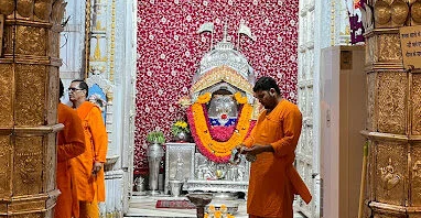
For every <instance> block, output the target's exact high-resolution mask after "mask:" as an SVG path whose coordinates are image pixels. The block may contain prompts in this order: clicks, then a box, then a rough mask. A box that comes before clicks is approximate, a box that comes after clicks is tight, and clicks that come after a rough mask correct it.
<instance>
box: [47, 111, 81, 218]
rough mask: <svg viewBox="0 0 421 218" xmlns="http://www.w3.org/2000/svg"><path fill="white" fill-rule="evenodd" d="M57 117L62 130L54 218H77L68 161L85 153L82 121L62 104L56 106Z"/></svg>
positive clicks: (77, 208)
mask: <svg viewBox="0 0 421 218" xmlns="http://www.w3.org/2000/svg"><path fill="white" fill-rule="evenodd" d="M57 116H58V122H59V123H62V124H64V128H63V130H61V131H60V132H58V133H57V168H56V181H57V188H58V189H59V190H60V192H61V194H60V195H59V196H58V198H57V205H56V206H55V211H54V217H56V218H71V217H79V204H78V200H77V191H76V186H75V182H76V181H75V175H74V171H73V168H72V165H71V161H70V160H71V159H72V158H74V157H76V156H78V155H80V154H82V153H83V152H85V148H86V147H85V135H84V133H83V128H82V121H81V120H80V118H79V117H78V115H77V113H76V111H75V110H73V109H72V108H70V107H68V106H66V105H64V104H62V103H59V104H58V107H57Z"/></svg>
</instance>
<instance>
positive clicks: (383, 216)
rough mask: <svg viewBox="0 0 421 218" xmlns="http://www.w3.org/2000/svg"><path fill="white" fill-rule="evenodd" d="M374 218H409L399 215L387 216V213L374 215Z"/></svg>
mask: <svg viewBox="0 0 421 218" xmlns="http://www.w3.org/2000/svg"><path fill="white" fill-rule="evenodd" d="M373 218H407V217H406V216H403V215H398V214H386V213H377V212H376V213H374V216H373Z"/></svg>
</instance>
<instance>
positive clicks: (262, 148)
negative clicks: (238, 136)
mask: <svg viewBox="0 0 421 218" xmlns="http://www.w3.org/2000/svg"><path fill="white" fill-rule="evenodd" d="M263 152H273V148H272V146H271V145H253V146H251V147H249V148H246V147H245V148H243V149H242V151H241V153H242V154H251V155H257V154H260V153H263Z"/></svg>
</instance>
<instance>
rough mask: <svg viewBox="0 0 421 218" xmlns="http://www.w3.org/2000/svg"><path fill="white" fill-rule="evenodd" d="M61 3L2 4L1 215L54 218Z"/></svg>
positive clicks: (14, 0)
mask: <svg viewBox="0 0 421 218" xmlns="http://www.w3.org/2000/svg"><path fill="white" fill-rule="evenodd" d="M53 5H54V7H53ZM65 5H66V3H64V1H63V0H0V14H5V15H6V16H5V22H4V29H3V30H4V32H3V34H1V35H2V37H3V46H1V45H0V46H1V49H2V52H3V53H2V55H0V87H1V89H0V102H1V104H0V129H2V131H0V217H13V218H53V217H54V216H53V208H54V206H55V203H56V198H57V195H58V190H57V189H56V187H55V163H56V155H57V154H56V132H57V131H59V130H60V129H61V126H62V125H57V124H56V122H57V112H56V110H57V103H58V77H59V71H58V67H59V66H60V65H61V60H60V59H59V54H60V51H59V48H60V43H59V33H60V32H61V31H62V30H63V27H62V26H61V20H62V19H61V18H62V17H63V12H64V7H65ZM54 37H55V38H54Z"/></svg>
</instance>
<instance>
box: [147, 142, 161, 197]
mask: <svg viewBox="0 0 421 218" xmlns="http://www.w3.org/2000/svg"><path fill="white" fill-rule="evenodd" d="M163 156H164V150H163V149H162V145H161V144H158V143H153V144H150V145H149V149H148V161H149V188H150V190H151V195H152V196H155V195H159V194H161V192H160V191H159V168H160V166H161V160H162V157H163Z"/></svg>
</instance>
